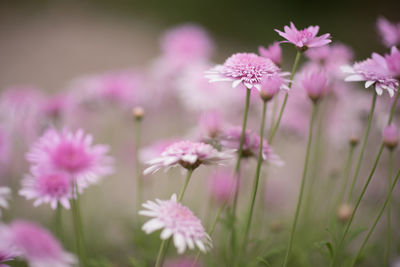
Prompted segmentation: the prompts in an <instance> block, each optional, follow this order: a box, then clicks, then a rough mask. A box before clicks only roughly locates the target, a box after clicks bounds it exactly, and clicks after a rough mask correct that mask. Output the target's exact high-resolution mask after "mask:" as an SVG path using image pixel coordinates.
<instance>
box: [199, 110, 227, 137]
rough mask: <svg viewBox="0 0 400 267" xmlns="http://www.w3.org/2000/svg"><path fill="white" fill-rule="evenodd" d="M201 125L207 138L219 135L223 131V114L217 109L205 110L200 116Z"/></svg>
mask: <svg viewBox="0 0 400 267" xmlns="http://www.w3.org/2000/svg"><path fill="white" fill-rule="evenodd" d="M199 126H200V128H201V130H202V132H203V133H204V136H206V137H207V138H215V137H217V136H218V135H219V134H220V133H221V131H222V117H221V114H220V113H219V112H218V111H216V110H212V111H208V112H204V113H203V114H202V115H201V117H200V120H199ZM204 136H203V137H204Z"/></svg>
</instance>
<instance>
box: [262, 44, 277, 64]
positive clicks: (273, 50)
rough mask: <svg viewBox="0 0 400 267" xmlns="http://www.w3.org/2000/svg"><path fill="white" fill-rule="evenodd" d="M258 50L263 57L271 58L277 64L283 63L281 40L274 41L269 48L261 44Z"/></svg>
mask: <svg viewBox="0 0 400 267" xmlns="http://www.w3.org/2000/svg"><path fill="white" fill-rule="evenodd" d="M258 52H259V53H260V55H261V56H262V57H266V58H269V59H271V60H272V62H274V63H275V64H276V65H278V66H280V65H282V49H281V46H280V45H279V42H274V43H273V44H271V45H270V46H268V48H265V47H263V46H259V47H258Z"/></svg>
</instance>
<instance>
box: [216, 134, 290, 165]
mask: <svg viewBox="0 0 400 267" xmlns="http://www.w3.org/2000/svg"><path fill="white" fill-rule="evenodd" d="M241 132H242V129H241V128H240V127H233V128H230V129H228V130H226V131H225V132H224V133H223V135H222V137H221V144H222V146H223V147H226V148H230V149H238V148H239V144H240V136H241ZM259 147H260V137H259V136H258V135H257V134H256V133H255V132H253V131H251V130H246V133H245V136H244V143H243V149H242V157H256V156H257V154H258V150H259ZM262 153H263V155H262V156H263V159H264V160H266V161H268V162H271V163H275V164H277V165H281V164H282V161H281V160H280V158H279V156H277V155H276V154H274V152H273V149H272V147H271V146H270V145H269V144H268V142H267V140H263V151H262Z"/></svg>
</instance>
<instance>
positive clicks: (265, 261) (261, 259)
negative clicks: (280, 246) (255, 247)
mask: <svg viewBox="0 0 400 267" xmlns="http://www.w3.org/2000/svg"><path fill="white" fill-rule="evenodd" d="M257 260H258V262H261V263H264V265H265V266H267V267H271V264H269V262H268V261H267V260H265V259H263V258H262V257H257Z"/></svg>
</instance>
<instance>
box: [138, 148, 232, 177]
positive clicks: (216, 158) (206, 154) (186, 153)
mask: <svg viewBox="0 0 400 267" xmlns="http://www.w3.org/2000/svg"><path fill="white" fill-rule="evenodd" d="M231 158H233V151H232V150H227V151H218V150H216V149H215V148H213V147H212V146H211V145H209V144H205V143H201V142H191V141H179V142H176V143H173V144H172V145H170V146H168V147H167V148H166V149H165V150H164V152H162V153H161V156H160V157H156V158H154V159H152V160H150V161H148V162H147V164H148V165H150V167H148V168H147V169H145V170H144V172H143V173H144V174H145V175H146V174H149V173H154V172H156V171H158V170H159V169H161V168H167V169H169V168H171V167H176V166H182V167H183V168H185V169H195V168H197V167H198V166H200V165H202V164H204V165H210V164H222V162H224V161H226V160H229V159H231Z"/></svg>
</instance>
